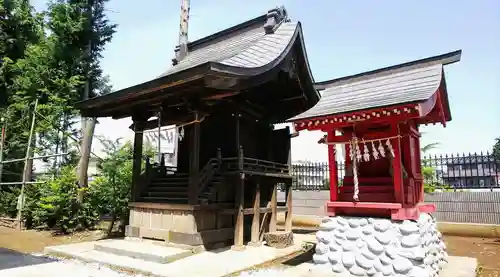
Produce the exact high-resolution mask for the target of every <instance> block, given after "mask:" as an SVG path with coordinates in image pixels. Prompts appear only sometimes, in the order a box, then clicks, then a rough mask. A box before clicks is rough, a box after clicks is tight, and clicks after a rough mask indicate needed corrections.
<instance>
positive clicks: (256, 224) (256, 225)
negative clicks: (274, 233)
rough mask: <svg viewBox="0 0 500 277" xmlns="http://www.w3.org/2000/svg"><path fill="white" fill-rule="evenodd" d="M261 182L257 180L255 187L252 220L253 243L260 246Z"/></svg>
mask: <svg viewBox="0 0 500 277" xmlns="http://www.w3.org/2000/svg"><path fill="white" fill-rule="evenodd" d="M259 181H260V180H257V184H256V185H255V196H254V200H253V219H252V233H251V241H250V242H251V243H253V244H259V242H260V240H259V235H260V210H259V209H260V182H259Z"/></svg>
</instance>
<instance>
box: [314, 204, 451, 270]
mask: <svg viewBox="0 0 500 277" xmlns="http://www.w3.org/2000/svg"><path fill="white" fill-rule="evenodd" d="M316 239H317V244H316V252H315V254H314V256H313V261H314V263H315V264H316V265H317V266H328V267H331V269H332V271H333V272H335V273H344V274H345V273H350V274H351V275H354V276H375V277H382V276H397V277H402V276H407V277H436V276H438V273H439V271H440V270H441V269H442V267H443V266H444V265H445V264H446V263H447V257H448V255H447V253H446V246H445V244H444V242H443V240H442V238H441V233H440V232H439V231H438V230H437V226H436V221H435V220H434V218H433V217H432V216H430V215H429V214H422V215H421V216H420V218H419V220H418V221H416V222H415V221H410V220H405V221H391V220H389V219H381V218H369V217H340V216H337V217H331V218H326V219H324V220H323V221H322V223H321V225H320V227H319V231H318V233H317V234H316Z"/></svg>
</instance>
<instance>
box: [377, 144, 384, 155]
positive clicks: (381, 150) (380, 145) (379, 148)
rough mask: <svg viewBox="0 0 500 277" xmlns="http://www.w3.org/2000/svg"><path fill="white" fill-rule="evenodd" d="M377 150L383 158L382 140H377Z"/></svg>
mask: <svg viewBox="0 0 500 277" xmlns="http://www.w3.org/2000/svg"><path fill="white" fill-rule="evenodd" d="M378 152H379V153H380V156H382V158H385V149H384V145H382V141H379V142H378Z"/></svg>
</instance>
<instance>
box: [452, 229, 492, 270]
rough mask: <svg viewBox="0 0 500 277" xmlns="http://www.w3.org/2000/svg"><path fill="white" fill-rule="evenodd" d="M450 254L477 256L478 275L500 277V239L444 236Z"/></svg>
mask: <svg viewBox="0 0 500 277" xmlns="http://www.w3.org/2000/svg"><path fill="white" fill-rule="evenodd" d="M444 240H445V243H446V248H447V249H448V254H449V255H450V256H464V257H473V258H476V259H477V261H478V263H479V267H478V275H477V276H478V277H500V256H499V255H500V239H498V238H497V239H494V238H472V237H455V236H445V237H444Z"/></svg>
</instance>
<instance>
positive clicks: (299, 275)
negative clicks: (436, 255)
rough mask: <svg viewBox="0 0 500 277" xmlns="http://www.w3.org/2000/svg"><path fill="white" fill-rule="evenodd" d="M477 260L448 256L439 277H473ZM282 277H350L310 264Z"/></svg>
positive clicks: (293, 268)
mask: <svg viewBox="0 0 500 277" xmlns="http://www.w3.org/2000/svg"><path fill="white" fill-rule="evenodd" d="M476 269H477V259H475V258H469V257H456V256H450V257H449V258H448V264H447V265H446V266H445V267H444V268H443V270H442V271H441V273H440V274H439V277H475V276H476ZM283 276H287V277H352V275H350V274H338V273H334V272H332V271H331V269H330V267H323V266H317V265H314V263H312V262H308V263H302V264H300V265H298V266H295V267H292V268H289V269H287V270H285V272H284V274H283Z"/></svg>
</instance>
